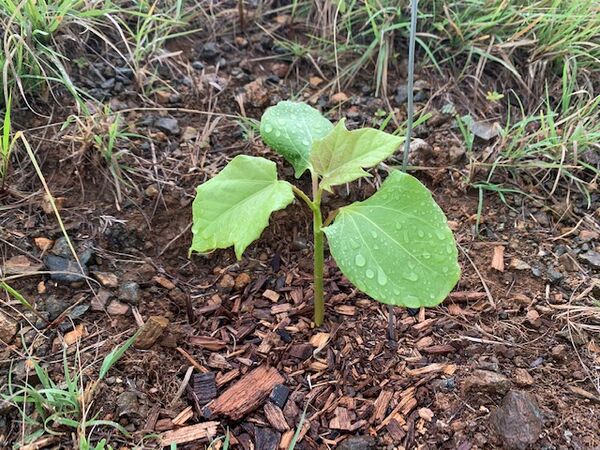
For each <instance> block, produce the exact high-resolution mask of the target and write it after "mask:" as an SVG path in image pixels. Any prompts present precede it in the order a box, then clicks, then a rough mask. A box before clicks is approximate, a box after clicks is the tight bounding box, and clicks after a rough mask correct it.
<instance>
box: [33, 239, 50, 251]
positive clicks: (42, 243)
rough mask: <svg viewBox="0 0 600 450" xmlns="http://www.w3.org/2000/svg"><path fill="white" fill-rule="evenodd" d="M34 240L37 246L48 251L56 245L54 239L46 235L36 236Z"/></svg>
mask: <svg viewBox="0 0 600 450" xmlns="http://www.w3.org/2000/svg"><path fill="white" fill-rule="evenodd" d="M33 241H34V242H35V246H36V247H37V248H39V249H40V250H41V251H43V252H47V251H48V250H50V249H51V248H52V246H53V245H54V241H53V240H52V239H48V238H45V237H36V238H35V239H34V240H33Z"/></svg>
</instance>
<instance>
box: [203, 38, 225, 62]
mask: <svg viewBox="0 0 600 450" xmlns="http://www.w3.org/2000/svg"><path fill="white" fill-rule="evenodd" d="M220 53H221V50H219V46H218V45H217V44H216V43H214V42H207V43H206V44H204V45H203V46H202V50H201V51H200V56H201V57H202V58H204V59H213V58H216V57H217V56H218V55H219V54H220Z"/></svg>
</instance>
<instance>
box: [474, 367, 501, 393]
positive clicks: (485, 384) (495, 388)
mask: <svg viewBox="0 0 600 450" xmlns="http://www.w3.org/2000/svg"><path fill="white" fill-rule="evenodd" d="M464 386H465V390H466V391H471V392H487V393H488V394H498V395H503V394H505V393H506V392H508V390H509V389H510V380H509V379H508V378H506V377H505V376H504V375H502V374H500V373H496V372H492V371H489V370H475V371H473V374H472V375H471V376H470V377H468V378H467V379H466V380H465V385H464Z"/></svg>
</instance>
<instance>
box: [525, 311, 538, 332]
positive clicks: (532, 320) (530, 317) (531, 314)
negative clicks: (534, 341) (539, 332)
mask: <svg viewBox="0 0 600 450" xmlns="http://www.w3.org/2000/svg"><path fill="white" fill-rule="evenodd" d="M525 320H527V322H529V324H530V325H531V326H532V327H533V328H539V327H541V326H542V319H540V313H539V312H537V311H536V310H535V309H530V310H529V311H527V314H526V315H525Z"/></svg>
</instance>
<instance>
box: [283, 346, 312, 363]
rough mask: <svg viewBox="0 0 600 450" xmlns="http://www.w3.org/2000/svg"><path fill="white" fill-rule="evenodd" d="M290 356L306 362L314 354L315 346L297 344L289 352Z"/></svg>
mask: <svg viewBox="0 0 600 450" xmlns="http://www.w3.org/2000/svg"><path fill="white" fill-rule="evenodd" d="M288 354H289V355H290V356H293V357H294V358H298V359H301V360H305V359H308V358H310V357H311V355H312V354H313V346H312V345H310V344H296V345H292V346H291V347H290V350H289V352H288Z"/></svg>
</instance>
